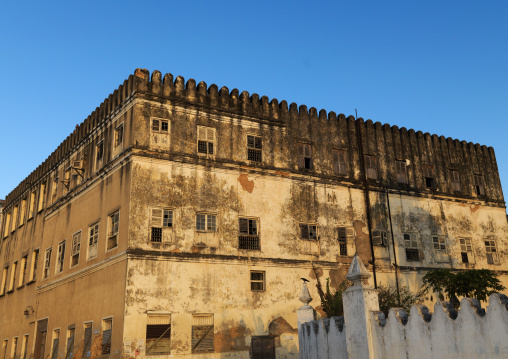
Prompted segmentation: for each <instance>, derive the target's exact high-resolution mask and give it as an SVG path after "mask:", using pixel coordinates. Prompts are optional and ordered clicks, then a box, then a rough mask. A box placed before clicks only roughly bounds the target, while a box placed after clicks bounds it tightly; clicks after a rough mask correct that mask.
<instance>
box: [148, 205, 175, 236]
mask: <svg viewBox="0 0 508 359" xmlns="http://www.w3.org/2000/svg"><path fill="white" fill-rule="evenodd" d="M150 227H151V234H150V241H152V242H155V243H161V242H162V241H163V230H164V229H167V228H172V227H173V210H171V209H162V208H152V211H151V217H150Z"/></svg>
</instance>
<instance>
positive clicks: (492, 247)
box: [483, 238, 500, 265]
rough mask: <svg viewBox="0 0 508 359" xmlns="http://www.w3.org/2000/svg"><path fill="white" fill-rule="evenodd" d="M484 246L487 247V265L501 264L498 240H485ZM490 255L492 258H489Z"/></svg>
mask: <svg viewBox="0 0 508 359" xmlns="http://www.w3.org/2000/svg"><path fill="white" fill-rule="evenodd" d="M487 242H489V244H487ZM483 244H484V245H485V253H486V259H487V264H492V265H497V264H500V261H499V252H498V250H497V243H496V240H495V239H493V238H485V239H484V240H483ZM489 255H490V258H489Z"/></svg>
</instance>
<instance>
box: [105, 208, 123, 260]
mask: <svg viewBox="0 0 508 359" xmlns="http://www.w3.org/2000/svg"><path fill="white" fill-rule="evenodd" d="M115 218H116V219H115ZM115 221H116V223H115ZM115 228H116V232H115V231H114V230H115ZM113 237H114V238H115V241H114V244H115V245H114V246H111V247H110V241H111V239H112V238H113ZM119 237H120V209H117V210H115V211H113V212H111V213H110V214H109V215H108V223H107V237H106V252H109V251H112V250H114V249H116V248H118V243H119Z"/></svg>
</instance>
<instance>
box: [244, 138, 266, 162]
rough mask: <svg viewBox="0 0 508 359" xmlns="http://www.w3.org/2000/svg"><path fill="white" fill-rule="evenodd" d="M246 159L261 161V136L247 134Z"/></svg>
mask: <svg viewBox="0 0 508 359" xmlns="http://www.w3.org/2000/svg"><path fill="white" fill-rule="evenodd" d="M247 159H248V160H249V161H255V162H262V161H263V142H262V138H261V137H257V136H247Z"/></svg>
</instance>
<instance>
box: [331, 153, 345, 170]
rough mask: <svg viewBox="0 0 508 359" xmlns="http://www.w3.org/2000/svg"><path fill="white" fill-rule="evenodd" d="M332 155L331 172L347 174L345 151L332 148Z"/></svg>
mask: <svg viewBox="0 0 508 359" xmlns="http://www.w3.org/2000/svg"><path fill="white" fill-rule="evenodd" d="M332 156H333V172H335V173H336V174H339V175H343V176H344V175H346V174H347V162H346V151H344V150H334V151H333V152H332Z"/></svg>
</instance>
